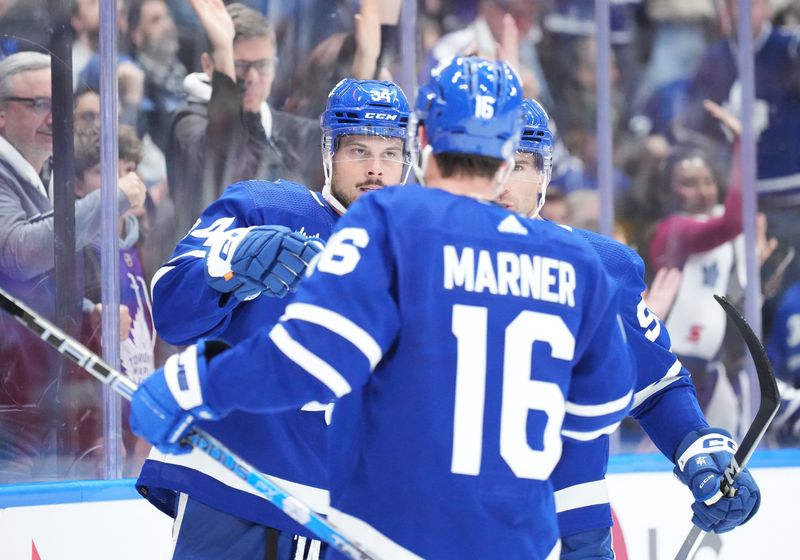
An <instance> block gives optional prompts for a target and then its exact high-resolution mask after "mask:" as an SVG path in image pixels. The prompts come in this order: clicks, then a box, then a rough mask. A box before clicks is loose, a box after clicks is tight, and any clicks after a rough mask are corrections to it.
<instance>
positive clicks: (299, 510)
mask: <svg viewBox="0 0 800 560" xmlns="http://www.w3.org/2000/svg"><path fill="white" fill-rule="evenodd" d="M0 307H2V308H3V309H4V310H5V311H7V312H8V313H10V314H11V315H12V316H13V317H14V318H15V319H17V320H18V321H19V322H20V323H22V324H23V325H25V326H26V327H27V328H29V329H30V330H31V331H33V332H34V333H36V334H37V335H38V336H39V338H41V339H42V340H44V341H45V342H46V343H48V344H49V345H50V346H52V347H53V348H55V349H56V350H58V352H59V353H60V354H61V355H63V356H65V357H67V358H69V359H70V360H72V361H73V362H75V363H76V364H78V365H79V366H80V367H81V368H83V369H84V370H85V371H86V372H87V373H89V374H91V375H92V376H93V377H94V378H95V379H97V380H99V381H102V382H103V383H104V384H106V385H110V386H111V388H112V389H113V390H114V391H116V392H117V393H119V394H120V395H121V396H123V397H125V398H126V399H128V400H131V397H132V396H133V393H134V392H135V391H136V388H137V386H136V384H135V383H134V382H133V381H131V379H129V378H128V377H125V375H123V374H122V373H120V372H119V371H117V370H116V369H114V368H112V367H111V366H110V365H108V364H107V363H106V362H105V361H103V359H102V358H101V357H100V356H98V355H97V354H95V353H93V352H92V351H91V350H89V349H88V348H86V347H85V346H84V345H83V344H81V343H80V342H78V341H77V340H75V339H74V338H72V337H70V336H69V335H67V334H66V333H64V332H63V331H62V330H61V329H59V328H58V327H56V326H55V325H53V324H52V323H51V322H49V321H47V320H46V319H44V318H42V317H41V316H39V314H38V313H36V312H35V311H33V310H32V309H30V308H29V307H27V306H26V305H25V304H23V303H22V302H20V301H19V300H17V299H15V298H14V297H13V296H11V295H9V294H8V293H7V292H6V291H5V290H3V289H2V288H0ZM186 441H187V442H188V443H189V444H190V445H191V446H192V447H194V448H195V449H199V450H200V451H202V452H203V453H205V454H206V455H208V456H209V457H211V458H212V459H213V460H215V461H217V462H218V463H220V464H221V465H223V466H224V467H225V468H227V469H228V470H230V471H231V472H232V473H234V474H235V475H236V476H238V477H239V478H241V479H242V480H244V481H245V482H246V483H247V484H249V485H250V486H251V487H253V488H254V489H255V490H257V491H258V492H259V493H260V494H262V495H263V496H264V497H265V498H266V499H267V500H269V502H271V503H272V504H273V505H275V506H276V507H278V508H279V509H281V510H282V511H283V512H284V513H285V514H286V515H288V516H289V517H291V518H292V519H294V520H295V521H297V522H298V523H300V524H301V525H303V526H305V527H306V528H307V529H308V530H309V531H311V532H312V533H314V534H315V535H317V536H318V537H319V538H320V539H322V540H324V541H326V542H327V543H329V544H330V545H331V546H333V547H335V548H336V550H338V551H340V552H342V553H343V554H345V555H347V556H348V557H350V558H354V559H356V560H377V557H376V556H375V555H374V554H369V553H367V552H366V551H365V550H364V549H363V548H362V547H361V546H360V545H358V544H357V543H356V542H355V541H353V540H352V539H350V538H349V537H347V536H345V535H344V534H342V533H341V532H340V531H339V530H338V529H336V528H335V527H334V526H333V525H332V524H331V523H330V522H329V521H327V520H326V519H325V518H323V517H321V516H319V515H317V514H316V513H314V512H313V511H312V510H311V509H310V508H309V507H308V506H307V505H305V504H304V503H303V502H301V501H300V500H298V499H297V498H295V497H294V496H292V495H290V494H289V493H288V492H286V491H285V490H283V489H282V488H281V487H280V486H278V485H277V484H275V483H274V482H273V481H272V480H271V479H270V478H269V477H268V476H266V475H264V474H262V473H260V472H258V471H257V470H256V469H255V468H254V467H253V466H252V465H250V464H248V463H247V462H246V461H244V460H243V459H240V458H239V457H237V456H236V455H235V454H234V453H233V452H231V451H229V450H228V449H227V448H225V446H224V445H222V443H220V442H219V441H217V439H215V438H214V437H212V436H210V435H209V434H207V433H205V432H204V431H202V430H200V429H199V428H194V429H192V431H191V432H190V433H189V434H188V436H187V437H186Z"/></svg>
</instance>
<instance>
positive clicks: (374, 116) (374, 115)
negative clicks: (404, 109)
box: [364, 113, 397, 121]
mask: <svg viewBox="0 0 800 560" xmlns="http://www.w3.org/2000/svg"><path fill="white" fill-rule="evenodd" d="M364 118H366V119H377V120H379V121H396V120H397V115H390V114H389V113H364Z"/></svg>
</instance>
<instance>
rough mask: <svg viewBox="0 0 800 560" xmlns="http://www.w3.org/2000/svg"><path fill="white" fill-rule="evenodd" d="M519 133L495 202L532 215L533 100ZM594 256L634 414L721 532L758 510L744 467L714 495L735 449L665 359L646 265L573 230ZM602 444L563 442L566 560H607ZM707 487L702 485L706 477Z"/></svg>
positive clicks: (538, 182) (538, 184)
mask: <svg viewBox="0 0 800 560" xmlns="http://www.w3.org/2000/svg"><path fill="white" fill-rule="evenodd" d="M523 114H524V119H525V126H524V128H523V133H522V140H521V142H520V147H519V149H518V151H517V154H516V156H515V161H516V164H515V168H514V171H513V172H512V173H511V175H510V178H509V181H508V182H507V183H506V186H505V188H504V189H503V190H502V191H501V194H500V197H499V199H498V201H499V202H500V203H501V204H502V205H503V206H505V207H506V208H508V209H510V210H513V211H516V212H518V213H520V214H523V215H525V216H530V217H534V218H535V217H537V216H538V213H539V210H541V208H542V206H543V205H544V201H545V193H546V190H547V183H548V181H549V177H550V166H551V161H550V157H551V156H550V154H551V150H552V135H551V133H550V130H549V128H548V120H549V119H548V116H547V113H546V112H545V111H544V109H543V108H542V107H541V106H540V105H539V104H538V103H537V102H536V101H533V100H529V99H526V100H525V101H524V102H523ZM574 231H575V233H577V234H578V235H580V236H581V237H583V238H584V239H586V240H587V241H588V242H589V243H590V244H591V245H592V246H593V247H594V248H595V249H596V250H597V253H598V254H599V255H600V259H601V260H602V262H603V264H604V266H605V268H606V270H607V271H608V273H609V274H610V275H611V278H612V280H613V281H614V282H615V283H616V284H617V285H618V286H619V289H620V293H621V299H620V311H621V317H622V322H623V325H624V327H625V334H626V339H627V342H628V345H629V347H630V348H631V350H632V352H633V355H634V357H635V361H636V393H635V396H634V402H633V407H632V409H631V415H632V416H633V417H634V418H636V419H637V420H638V421H639V423H640V424H641V425H642V427H643V428H644V429H645V431H646V432H647V434H648V435H649V436H650V438H651V439H652V440H653V442H654V443H655V444H656V446H657V447H658V449H659V450H660V451H661V452H662V453H663V454H664V455H665V456H666V457H667V458H669V459H670V460H671V461H673V463H675V464H676V467H675V474H676V475H677V477H678V478H679V479H680V480H681V481H682V482H683V483H684V484H686V485H687V486H688V487H689V488H690V490H691V491H692V494H693V495H694V497H695V499H696V502H695V503H694V504H693V505H692V509H693V510H694V518H693V521H694V523H695V524H697V525H698V526H699V527H701V528H702V529H704V530H706V531H716V532H720V533H721V532H725V531H729V530H731V529H733V528H734V527H736V526H738V525H740V524H742V523H744V522H745V521H747V520H748V519H750V518H751V517H752V516H753V515H754V514H755V513H756V511H757V509H758V506H759V501H760V493H759V490H758V486H756V484H755V481H754V480H753V478H752V476H751V475H750V473H749V472H748V471H747V469H745V471H743V472H742V475H741V476H740V477H739V478H738V479H737V480H736V482H735V484H734V486H735V488H736V490H737V495H736V496H735V497H734V498H722V499H719V497H718V496H716V493H717V490H718V489H719V487H720V482H721V480H722V473H723V469H724V468H725V467H726V466H727V465H728V463H729V462H730V460H731V458H732V457H733V454H732V452H733V451H735V447H736V444H735V442H733V440H732V439H731V437H730V434H728V433H727V432H725V431H724V430H720V429H714V428H710V427H709V426H708V423H707V422H706V420H705V418H704V417H703V414H702V412H701V411H700V407H699V405H698V403H697V396H696V393H695V390H694V386H693V385H692V381H691V377H690V376H689V373H688V371H687V370H686V369H685V368H684V367H683V366H682V365H681V363H680V362H679V361H678V359H677V358H676V357H675V355H674V354H672V353H671V352H670V340H669V334H668V333H667V330H666V328H665V327H664V324H663V323H662V322H661V321H660V320H659V319H658V317H656V316H655V315H654V314H653V313H652V312H651V311H650V310H649V309H648V308H647V305H646V303H645V301H644V300H643V299H642V296H641V294H642V292H643V291H644V289H645V284H644V280H643V277H644V263H643V262H642V259H641V258H640V257H639V256H638V255H637V254H636V253H635V252H634V251H633V250H632V249H630V248H629V247H626V246H625V245H623V244H621V243H619V242H617V241H614V240H613V239H610V238H608V237H605V236H602V235H599V234H596V233H593V232H590V231H585V230H577V229H576V230H574ZM607 464H608V441H607V438H599V439H597V440H594V441H591V442H577V443H576V442H570V441H566V442H565V443H564V451H563V455H562V457H561V461H560V462H559V465H558V467H557V468H556V470H555V472H554V473H553V482H554V485H555V488H556V507H557V509H558V514H559V515H558V519H559V526H560V530H561V535H562V552H561V558H562V559H565V560H580V559H586V558H592V559H613V558H614V553H613V551H612V549H611V530H610V528H611V523H612V522H611V509H610V506H609V502H608V492H607V490H606V487H605V480H604V478H605V472H606V467H607ZM709 478H710V480H711V481H712V482H713V483H712V484H709V483H708V479H709Z"/></svg>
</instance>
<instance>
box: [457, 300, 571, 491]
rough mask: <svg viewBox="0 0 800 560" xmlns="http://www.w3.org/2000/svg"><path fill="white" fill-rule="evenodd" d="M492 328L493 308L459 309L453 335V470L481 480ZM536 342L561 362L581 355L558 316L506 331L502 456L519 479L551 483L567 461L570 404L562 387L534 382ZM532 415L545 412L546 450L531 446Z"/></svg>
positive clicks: (525, 314) (526, 320)
mask: <svg viewBox="0 0 800 560" xmlns="http://www.w3.org/2000/svg"><path fill="white" fill-rule="evenodd" d="M487 328H488V309H487V308H485V307H477V306H471V305H454V306H453V318H452V331H453V334H454V335H455V337H456V339H457V341H458V362H457V365H456V393H455V414H454V418H453V456H452V463H451V466H450V470H451V471H452V472H454V473H457V474H466V475H473V476H477V475H478V474H479V473H480V470H481V455H482V453H483V424H484V421H483V419H484V406H485V401H486V353H487ZM536 341H540V342H546V343H548V344H549V345H550V348H551V355H552V357H553V358H555V359H559V360H567V361H571V360H572V359H573V356H574V354H575V337H574V336H573V335H572V333H571V332H570V331H569V328H567V325H566V323H564V320H563V319H562V318H561V317H559V316H558V315H552V314H548V313H538V312H535V311H529V310H526V311H522V312H521V313H519V314H518V315H517V316H516V317H515V318H514V320H513V321H511V323H509V325H508V326H507V327H506V330H505V349H504V354H503V391H502V404H501V412H500V455H501V456H502V457H503V460H505V462H506V463H507V464H508V466H509V467H510V468H511V470H512V471H513V472H514V474H515V475H517V476H518V477H520V478H528V479H533V480H545V479H546V478H548V476H550V473H551V471H552V470H553V469H554V468H555V466H556V463H558V460H559V458H560V457H561V424H562V422H563V420H564V412H565V405H564V395H563V393H562V391H561V388H560V387H559V386H558V385H557V384H555V383H551V382H547V381H537V380H535V379H531V369H532V364H531V354H532V352H531V348H532V346H533V343H534V342H536ZM531 410H537V411H541V412H544V413H545V415H546V417H547V421H546V423H545V427H544V434H543V438H542V442H543V445H542V449H541V450H537V449H532V448H531V447H530V445H529V444H528V433H527V426H528V413H529V411H531Z"/></svg>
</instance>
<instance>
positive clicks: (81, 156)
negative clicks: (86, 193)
mask: <svg viewBox="0 0 800 560" xmlns="http://www.w3.org/2000/svg"><path fill="white" fill-rule="evenodd" d="M118 157H119V159H124V160H128V161H132V162H135V163H136V164H137V165H138V164H139V162H141V161H142V141H141V140H139V137H138V136H136V131H134V130H133V128H132V127H130V126H126V125H120V127H119V156H118ZM98 163H100V128H99V127H97V126H87V127H84V128H81V129H79V130H78V131H76V132H75V177H78V178H83V175H84V173H86V172H87V171H88V170H89V169H91V168H92V167H94V166H95V165H97V164H98Z"/></svg>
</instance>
